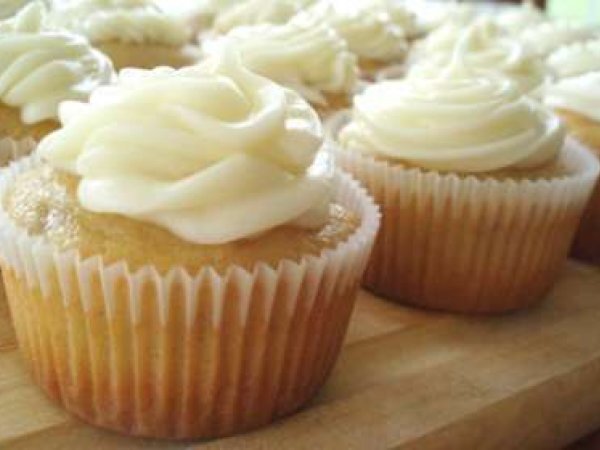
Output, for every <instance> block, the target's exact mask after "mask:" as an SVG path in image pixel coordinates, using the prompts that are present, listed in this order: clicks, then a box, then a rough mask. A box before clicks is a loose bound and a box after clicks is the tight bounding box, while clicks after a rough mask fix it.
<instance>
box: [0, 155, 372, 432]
mask: <svg viewBox="0 0 600 450" xmlns="http://www.w3.org/2000/svg"><path fill="white" fill-rule="evenodd" d="M31 164H32V163H31V160H30V159H28V160H24V161H21V162H20V163H17V164H13V165H12V166H11V167H10V168H9V169H8V171H7V172H6V173H5V174H4V176H3V178H2V179H1V180H0V197H2V194H3V193H4V192H5V190H6V188H7V187H8V186H10V184H11V183H12V182H13V180H14V179H15V177H16V176H17V174H18V173H22V172H23V171H24V170H27V169H28V168H30V167H31ZM334 184H335V186H336V190H335V200H336V201H337V202H339V203H340V204H341V205H342V206H344V207H346V208H348V209H349V210H351V211H353V212H355V213H356V214H357V216H359V217H360V218H361V224H360V226H359V228H358V229H357V230H356V231H355V232H354V233H353V234H352V235H351V236H350V237H349V238H348V239H347V240H346V241H345V242H343V243H341V244H339V245H338V246H337V247H336V248H334V249H329V250H324V251H323V252H322V253H321V254H320V255H318V256H306V257H304V258H302V260H301V261H298V262H294V261H291V260H284V261H281V262H280V263H279V264H278V265H277V266H276V267H272V266H270V265H267V264H264V263H260V262H257V264H256V266H255V267H254V269H253V270H251V271H249V270H246V269H243V268H241V267H239V266H231V267H230V268H228V269H227V271H226V272H225V273H223V274H219V273H217V272H216V271H215V270H214V269H213V268H211V267H206V268H204V269H202V270H201V271H200V272H199V273H198V274H196V275H194V276H192V275H190V274H189V273H188V272H187V271H186V270H184V269H182V268H180V267H175V268H173V269H172V270H170V271H169V272H168V273H167V274H166V275H160V274H159V272H158V271H157V270H156V268H155V267H153V266H145V267H143V268H140V269H139V270H136V271H135V272H132V271H130V270H129V268H128V267H127V265H126V264H125V263H123V262H121V263H114V264H110V265H105V264H104V262H103V261H102V259H101V258H100V257H92V258H88V259H82V258H81V257H80V256H79V255H78V254H77V253H76V252H74V251H70V252H64V253H60V252H56V251H55V250H54V249H53V248H52V247H51V246H50V245H48V244H47V243H46V242H45V241H44V240H43V239H42V238H39V237H37V238H36V237H30V236H27V235H26V234H25V233H23V232H22V231H21V230H19V229H17V228H16V227H15V226H14V225H13V224H12V223H11V222H10V221H9V220H7V217H6V214H5V213H4V212H3V211H1V210H0V225H1V226H0V265H1V267H2V273H3V277H4V281H5V285H6V292H7V298H8V301H9V305H10V309H11V313H12V317H13V321H14V325H15V330H16V332H17V337H18V341H19V345H20V347H21V349H22V351H23V354H24V357H25V359H26V361H27V362H28V364H29V366H30V368H31V371H32V373H33V376H34V378H35V380H36V381H37V383H38V384H39V385H40V386H41V387H42V388H43V389H44V391H45V392H46V393H47V394H48V395H49V396H50V397H51V398H53V399H54V400H56V401H57V402H59V403H61V404H62V405H63V406H64V407H65V408H66V409H67V410H68V411H70V412H71V413H73V414H74V415H76V416H77V417H80V418H81V419H83V420H85V421H87V422H89V423H91V424H94V425H98V426H101V427H104V428H109V429H111V430H115V431H119V432H122V433H126V434H130V435H137V436H146V437H156V438H169V439H196V438H212V437H219V436H227V435H231V434H234V433H239V432H242V431H246V430H250V429H253V428H256V427H259V426H262V425H265V424H267V423H269V422H271V421H273V420H275V419H276V418H278V417H282V416H285V415H287V414H290V413H292V412H294V411H295V410H297V409H298V408H300V407H301V406H302V405H303V404H305V403H306V402H307V401H308V400H309V399H310V398H311V397H312V396H313V395H314V394H315V392H316V391H317V390H318V389H319V388H320V386H321V385H322V384H323V383H324V381H325V380H326V378H327V376H328V374H329V372H330V371H331V369H332V367H333V364H334V363H335V360H336V358H337V355H338V353H339V349H340V347H341V345H342V342H343V337H344V334H345V331H346V328H347V325H348V321H349V318H350V314H351V311H352V308H353V303H354V299H355V296H356V294H357V291H358V287H359V284H360V279H361V276H362V274H363V272H364V268H365V265H366V262H367V259H368V255H369V252H370V249H371V246H372V242H373V239H374V237H375V233H376V230H377V227H378V222H379V216H378V212H377V208H376V207H375V205H374V204H373V203H372V201H371V200H370V198H369V197H368V196H367V195H366V194H365V192H364V191H363V190H362V189H360V188H359V187H358V185H357V184H356V183H355V182H353V181H352V180H350V178H349V177H348V176H346V175H343V174H338V175H337V176H336V178H335V183H334Z"/></svg>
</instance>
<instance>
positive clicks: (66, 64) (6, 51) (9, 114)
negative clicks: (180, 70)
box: [0, 2, 113, 165]
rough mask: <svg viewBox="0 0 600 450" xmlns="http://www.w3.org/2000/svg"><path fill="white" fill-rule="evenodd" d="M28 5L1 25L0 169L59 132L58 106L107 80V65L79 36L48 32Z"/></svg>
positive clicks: (41, 12)
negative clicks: (43, 139)
mask: <svg viewBox="0 0 600 450" xmlns="http://www.w3.org/2000/svg"><path fill="white" fill-rule="evenodd" d="M45 16H46V10H45V8H44V6H43V5H42V4H41V3H39V2H38V3H32V4H30V5H28V6H26V7H25V8H23V9H22V10H21V11H20V12H19V13H18V14H17V15H16V16H14V17H13V18H11V19H9V20H6V21H4V22H0V49H1V50H0V54H1V55H2V56H0V60H1V61H2V64H0V165H5V164H6V163H7V162H8V161H9V160H11V159H14V158H17V157H19V156H22V155H24V154H26V153H29V152H30V151H31V149H32V148H33V146H34V145H35V142H36V141H38V140H39V139H41V138H43V137H44V136H45V135H46V134H48V133H50V132H51V131H53V130H55V129H56V128H58V126H59V123H58V105H59V103H60V102H62V101H64V100H84V99H86V98H87V97H88V96H89V94H90V92H91V91H92V90H93V89H94V88H96V87H97V86H98V85H101V84H105V83H108V82H110V81H111V79H112V77H113V69H112V65H111V63H110V61H109V60H108V58H107V57H106V56H104V55H103V54H102V53H100V52H99V51H97V50H95V49H93V48H92V47H91V46H90V45H89V43H88V42H87V41H86V40H85V39H84V38H82V37H79V36H76V35H74V34H70V33H67V32H63V31H49V30H48V29H47V28H46V26H45V25H46V24H45Z"/></svg>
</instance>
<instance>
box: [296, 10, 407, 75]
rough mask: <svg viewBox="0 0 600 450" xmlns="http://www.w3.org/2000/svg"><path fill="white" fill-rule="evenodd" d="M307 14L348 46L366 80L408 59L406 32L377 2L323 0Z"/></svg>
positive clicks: (307, 11)
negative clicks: (331, 29)
mask: <svg viewBox="0 0 600 450" xmlns="http://www.w3.org/2000/svg"><path fill="white" fill-rule="evenodd" d="M304 14H307V15H308V16H309V17H310V18H311V20H315V21H318V22H319V21H320V22H324V23H326V24H329V25H330V26H331V27H332V28H333V29H334V30H335V31H336V32H337V33H338V34H339V35H340V36H341V37H342V38H343V39H344V40H345V41H346V42H347V43H348V48H349V49H350V51H351V52H353V53H354V54H355V55H356V56H357V57H358V65H359V67H360V69H361V74H362V75H363V77H364V78H367V79H373V78H374V77H375V75H376V74H377V72H378V71H380V70H382V69H383V68H385V67H387V66H389V65H393V64H398V63H400V62H402V61H403V60H404V58H405V57H406V53H407V50H408V43H407V40H406V33H405V31H404V29H403V28H402V26H400V25H399V24H397V23H395V22H394V20H393V19H392V16H391V14H390V11H389V10H388V8H386V7H382V6H381V4H380V3H378V2H376V1H358V2H343V1H341V0H324V1H320V2H318V3H316V4H315V5H313V6H312V7H310V8H308V9H307V10H306V12H305V13H304Z"/></svg>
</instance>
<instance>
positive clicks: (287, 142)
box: [38, 49, 329, 244]
mask: <svg viewBox="0 0 600 450" xmlns="http://www.w3.org/2000/svg"><path fill="white" fill-rule="evenodd" d="M226 50H227V51H226V52H224V53H222V54H220V55H218V56H215V57H213V58H210V59H208V60H206V61H205V62H203V63H202V64H200V65H197V66H193V67H188V68H184V69H180V70H175V69H171V68H165V67H163V68H158V69H154V70H151V71H144V70H139V69H126V70H124V71H122V72H121V73H120V75H119V82H118V83H117V84H115V85H113V86H110V87H104V88H101V89H98V90H97V91H95V92H94V93H93V95H92V96H91V98H90V101H89V103H75V102H74V103H67V104H65V105H64V107H63V109H62V110H61V120H62V123H63V128H62V129H61V130H59V131H57V132H55V133H53V134H50V135H49V136H48V137H47V138H46V139H45V140H43V141H42V142H41V144H40V146H39V150H38V151H39V154H40V155H41V156H42V157H43V158H44V159H46V160H47V161H48V162H49V163H50V164H51V165H53V166H54V167H56V168H58V169H60V170H66V171H69V172H71V173H74V174H77V175H78V176H80V177H81V181H80V184H79V189H78V197H79V201H80V202H81V205H82V206H83V207H84V208H86V209H88V210H91V211H94V212H99V213H114V214H120V215H124V216H128V217H132V218H135V219H137V220H142V221H147V222H151V223H154V224H157V225H159V226H162V227H164V228H166V229H168V230H170V231H171V232H172V233H173V234H175V235H176V236H178V237H180V238H182V239H185V240H187V241H190V242H194V243H199V244H220V243H225V242H230V241H234V240H238V239H242V238H246V237H250V236H253V235H255V234H257V233H261V232H264V231H267V230H269V229H271V228H274V227H276V226H279V225H281V224H296V225H297V226H304V227H317V226H321V225H322V223H323V220H324V218H325V217H326V214H325V217H324V215H323V214H324V208H323V206H324V201H325V202H326V201H328V192H329V181H328V177H327V176H326V175H327V174H326V173H325V172H327V170H328V168H327V167H326V166H323V165H318V164H317V165H315V157H316V154H317V151H318V150H319V149H320V147H321V145H322V131H321V124H320V121H319V119H318V116H317V114H316V113H315V111H314V110H313V109H312V108H311V107H310V106H309V105H308V104H307V103H306V102H305V101H304V100H303V99H302V98H301V97H300V96H298V95H297V94H296V93H294V92H293V91H291V90H288V89H285V88H282V87H281V86H279V85H277V84H275V83H274V82H272V81H270V80H268V79H266V78H263V77H261V76H258V75H256V74H254V73H252V72H249V71H248V70H247V69H246V68H245V67H243V66H242V65H241V63H240V61H239V58H238V57H237V55H236V54H235V53H232V52H231V51H229V50H228V49H226ZM325 209H326V208H325Z"/></svg>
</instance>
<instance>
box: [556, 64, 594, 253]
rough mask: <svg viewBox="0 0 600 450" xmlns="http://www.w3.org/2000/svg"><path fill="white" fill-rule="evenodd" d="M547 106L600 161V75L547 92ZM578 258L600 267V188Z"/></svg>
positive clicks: (574, 80) (577, 249)
mask: <svg viewBox="0 0 600 450" xmlns="http://www.w3.org/2000/svg"><path fill="white" fill-rule="evenodd" d="M545 100H546V103H547V104H548V105H549V106H550V107H552V108H554V109H555V110H556V112H557V113H558V114H559V115H560V117H561V118H562V119H563V120H564V122H565V124H566V126H567V130H568V131H569V133H570V134H571V135H572V136H574V137H575V138H576V139H578V140H579V141H581V142H582V143H583V144H585V145H586V146H587V147H588V148H589V149H590V150H591V151H592V152H593V153H595V155H596V156H597V157H598V158H600V72H590V73H587V74H584V75H580V76H578V77H572V78H567V79H564V80H561V81H560V82H558V83H556V84H555V85H553V86H551V87H550V88H549V89H548V90H547V93H546V98H545ZM574 255H575V256H577V257H580V258H583V259H586V260H588V261H590V262H594V263H596V264H600V186H598V185H597V186H596V190H595V192H594V195H593V196H592V199H591V200H590V203H589V205H588V207H587V210H586V213H585V214H584V216H583V219H582V221H581V225H580V227H579V231H578V233H577V236H576V239H575V245H574Z"/></svg>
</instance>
